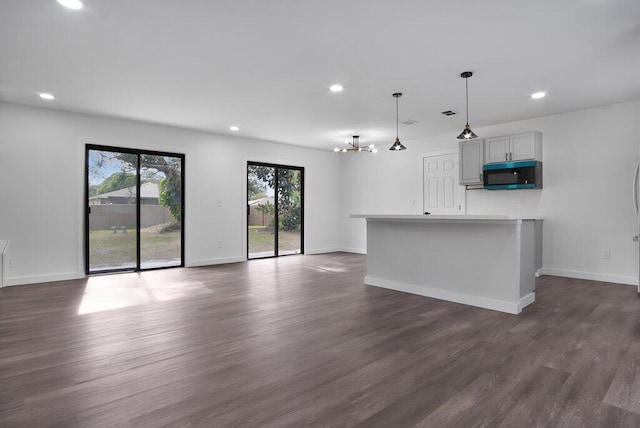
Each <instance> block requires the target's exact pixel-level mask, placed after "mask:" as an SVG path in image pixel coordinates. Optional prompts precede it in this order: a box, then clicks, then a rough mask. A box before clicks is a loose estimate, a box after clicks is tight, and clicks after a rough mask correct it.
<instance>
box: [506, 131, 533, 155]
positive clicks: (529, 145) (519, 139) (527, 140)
mask: <svg viewBox="0 0 640 428" xmlns="http://www.w3.org/2000/svg"><path fill="white" fill-rule="evenodd" d="M509 139H510V140H511V141H510V143H511V144H510V145H511V150H510V151H511V156H510V160H514V161H515V160H526V159H537V158H538V153H537V150H536V149H537V144H536V133H535V132H527V133H525V134H518V135H512V136H510V137H509Z"/></svg>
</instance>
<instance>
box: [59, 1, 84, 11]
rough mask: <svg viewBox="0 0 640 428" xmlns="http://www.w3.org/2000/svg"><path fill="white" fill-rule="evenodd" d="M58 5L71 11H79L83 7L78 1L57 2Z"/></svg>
mask: <svg viewBox="0 0 640 428" xmlns="http://www.w3.org/2000/svg"><path fill="white" fill-rule="evenodd" d="M58 3H60V4H61V5H63V6H64V7H66V8H69V9H73V10H80V9H82V8H83V7H84V5H83V4H82V2H81V1H80V0H58Z"/></svg>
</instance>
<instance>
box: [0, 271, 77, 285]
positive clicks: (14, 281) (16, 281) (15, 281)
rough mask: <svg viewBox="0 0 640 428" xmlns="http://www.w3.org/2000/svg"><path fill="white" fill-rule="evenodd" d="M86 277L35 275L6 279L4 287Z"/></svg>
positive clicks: (65, 274)
mask: <svg viewBox="0 0 640 428" xmlns="http://www.w3.org/2000/svg"><path fill="white" fill-rule="evenodd" d="M86 277H87V276H86V275H85V274H83V273H79V272H67V273H58V274H53V275H36V276H22V277H17V278H7V280H6V282H5V284H4V285H5V286H14V285H27V284H40V283H46V282H55V281H68V280H70V279H82V278H86Z"/></svg>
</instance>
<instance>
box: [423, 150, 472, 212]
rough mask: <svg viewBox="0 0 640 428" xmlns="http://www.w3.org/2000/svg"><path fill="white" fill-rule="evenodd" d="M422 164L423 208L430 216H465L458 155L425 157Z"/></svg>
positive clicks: (448, 154)
mask: <svg viewBox="0 0 640 428" xmlns="http://www.w3.org/2000/svg"><path fill="white" fill-rule="evenodd" d="M422 162H423V169H422V171H423V173H422V174H423V199H422V200H423V208H424V210H423V211H424V212H428V213H430V214H440V215H443V214H449V215H454V214H455V215H460V214H465V205H464V204H465V200H464V199H465V198H464V196H465V195H464V190H465V189H464V186H460V183H459V175H458V166H459V165H458V163H459V158H458V153H447V154H442V155H434V156H425V157H424V158H423V160H422Z"/></svg>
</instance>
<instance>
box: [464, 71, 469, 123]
mask: <svg viewBox="0 0 640 428" xmlns="http://www.w3.org/2000/svg"><path fill="white" fill-rule="evenodd" d="M464 87H465V100H466V104H467V125H468V124H469V78H468V77H465V78H464Z"/></svg>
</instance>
